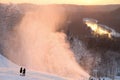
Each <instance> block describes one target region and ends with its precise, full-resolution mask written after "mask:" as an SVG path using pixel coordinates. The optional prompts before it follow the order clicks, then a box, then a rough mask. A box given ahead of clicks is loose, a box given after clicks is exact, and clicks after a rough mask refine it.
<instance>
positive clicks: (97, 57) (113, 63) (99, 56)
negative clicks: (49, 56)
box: [68, 33, 120, 78]
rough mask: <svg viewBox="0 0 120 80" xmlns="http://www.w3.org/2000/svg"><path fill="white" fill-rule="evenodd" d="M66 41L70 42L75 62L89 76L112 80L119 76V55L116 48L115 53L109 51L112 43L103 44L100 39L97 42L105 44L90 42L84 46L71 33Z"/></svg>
mask: <svg viewBox="0 0 120 80" xmlns="http://www.w3.org/2000/svg"><path fill="white" fill-rule="evenodd" d="M90 39H91V38H90ZM92 39H93V38H92ZM94 39H95V38H94ZM95 40H97V39H95ZM68 41H69V42H70V45H71V49H72V51H73V52H74V55H75V57H76V61H77V62H78V63H79V64H80V65H81V66H82V67H83V68H84V69H85V70H86V71H87V72H88V73H89V74H91V75H92V76H94V77H110V78H114V76H116V75H119V73H120V53H119V49H116V47H115V50H117V51H115V50H114V49H111V48H114V45H113V44H114V42H112V41H111V42H107V41H106V42H105V40H104V39H103V38H102V40H101V39H100V40H99V41H103V42H104V43H106V44H104V43H103V44H102V43H101V42H95V41H93V42H92V41H90V42H89V43H88V44H87V45H86V44H84V43H85V42H83V41H82V40H80V39H79V38H78V37H74V36H73V35H72V34H71V33H69V34H68ZM107 44H108V45H107ZM100 45H102V46H100ZM104 45H105V46H104ZM106 47H107V48H106Z"/></svg>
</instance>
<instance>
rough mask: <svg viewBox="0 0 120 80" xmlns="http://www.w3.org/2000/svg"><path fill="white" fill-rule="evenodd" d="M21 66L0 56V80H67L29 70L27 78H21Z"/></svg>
mask: <svg viewBox="0 0 120 80" xmlns="http://www.w3.org/2000/svg"><path fill="white" fill-rule="evenodd" d="M19 68H20V66H18V65H16V64H14V63H12V62H11V61H10V60H8V59H7V58H5V57H4V56H2V55H0V80H67V79H64V78H62V77H58V76H56V75H51V74H47V73H46V74H45V73H42V72H35V71H31V70H27V72H26V76H20V74H19Z"/></svg>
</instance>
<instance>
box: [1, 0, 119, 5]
mask: <svg viewBox="0 0 120 80" xmlns="http://www.w3.org/2000/svg"><path fill="white" fill-rule="evenodd" d="M0 2H2V3H33V4H78V5H106V4H120V0H0Z"/></svg>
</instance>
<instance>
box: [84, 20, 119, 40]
mask: <svg viewBox="0 0 120 80" xmlns="http://www.w3.org/2000/svg"><path fill="white" fill-rule="evenodd" d="M83 21H84V22H85V24H87V27H89V28H90V29H91V30H92V31H93V34H94V35H100V36H104V35H106V36H107V37H108V38H112V37H113V36H114V37H120V33H117V32H116V31H115V30H114V29H112V28H110V27H108V26H106V25H103V24H98V23H97V22H98V20H96V19H92V18H84V19H83Z"/></svg>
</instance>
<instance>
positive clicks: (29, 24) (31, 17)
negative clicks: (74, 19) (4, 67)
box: [4, 6, 89, 80]
mask: <svg viewBox="0 0 120 80" xmlns="http://www.w3.org/2000/svg"><path fill="white" fill-rule="evenodd" d="M65 21H66V13H65V9H64V8H63V7H56V6H44V7H43V8H41V9H40V10H38V9H37V10H33V11H27V12H26V13H25V15H24V17H23V19H22V21H21V23H20V24H19V25H17V26H16V27H14V33H15V35H16V37H17V38H15V39H14V40H13V41H12V42H10V43H9V40H8V41H7V42H8V43H7V46H8V47H9V48H7V49H4V52H5V53H7V57H8V58H9V59H10V60H12V61H13V62H15V63H16V64H19V65H21V66H25V67H27V68H29V69H32V70H37V71H42V72H47V73H52V74H56V75H59V76H63V77H68V78H73V79H74V80H78V79H79V80H80V78H88V77H89V75H88V74H87V73H86V72H85V71H84V70H83V69H82V68H81V67H80V66H79V65H78V64H77V62H76V60H75V58H74V55H73V53H72V51H71V50H70V48H69V43H68V42H67V40H66V34H64V33H63V32H58V31H57V30H58V29H59V28H60V27H62V26H63V25H64V24H65ZM12 44H13V45H16V46H14V47H13V46H12Z"/></svg>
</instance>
